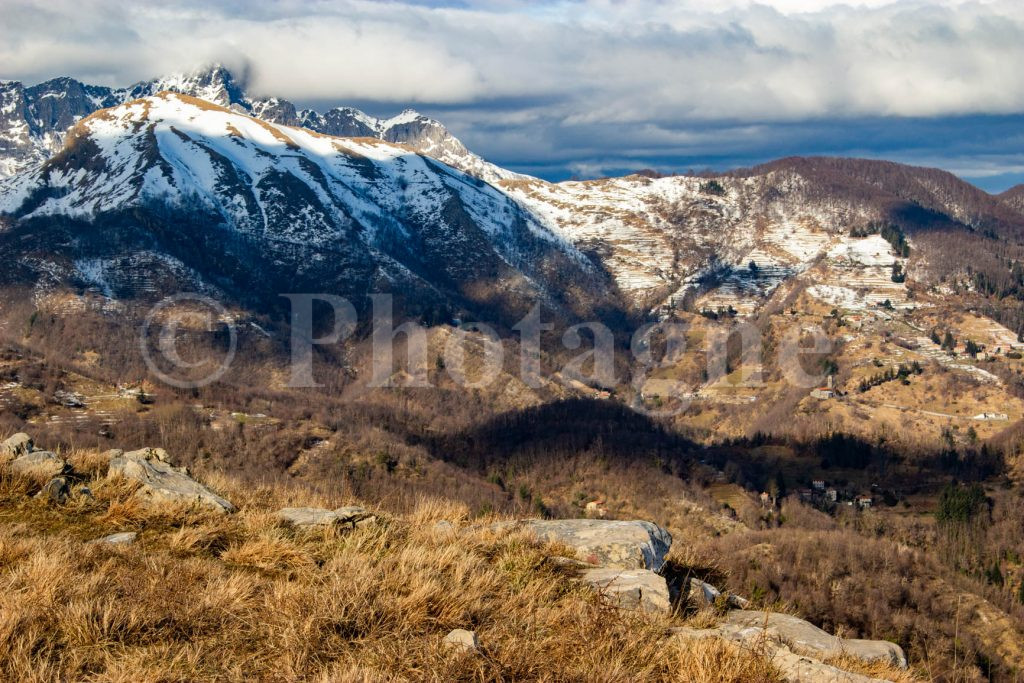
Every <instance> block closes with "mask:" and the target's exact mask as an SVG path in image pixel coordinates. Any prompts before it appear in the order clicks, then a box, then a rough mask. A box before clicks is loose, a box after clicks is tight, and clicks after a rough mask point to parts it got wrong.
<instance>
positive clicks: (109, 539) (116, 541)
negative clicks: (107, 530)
mask: <svg viewBox="0 0 1024 683" xmlns="http://www.w3.org/2000/svg"><path fill="white" fill-rule="evenodd" d="M138 537H139V534H138V533H137V532H135V531H122V532H120V533H117V534H110V535H109V536H104V537H103V538H97V539H96V540H95V541H93V543H103V544H108V545H129V544H131V543H134V542H135V539H137V538H138Z"/></svg>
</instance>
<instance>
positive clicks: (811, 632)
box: [725, 610, 907, 669]
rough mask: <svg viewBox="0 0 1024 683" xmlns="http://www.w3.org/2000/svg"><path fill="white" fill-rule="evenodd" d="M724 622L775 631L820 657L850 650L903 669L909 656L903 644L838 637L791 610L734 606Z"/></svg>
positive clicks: (797, 647)
mask: <svg viewBox="0 0 1024 683" xmlns="http://www.w3.org/2000/svg"><path fill="white" fill-rule="evenodd" d="M725 625H726V626H727V627H728V628H731V629H734V630H737V629H738V630H743V629H759V630H767V631H769V632H773V633H776V634H778V635H779V637H781V638H782V639H783V640H784V641H785V642H786V643H787V644H789V646H790V647H791V648H792V649H793V651H794V652H797V653H799V654H805V655H810V656H812V657H816V658H818V659H829V658H830V657H837V656H839V655H841V654H847V655H850V656H852V657H856V658H857V659H861V660H864V661H865V662H871V661H876V660H882V661H884V662H886V663H888V664H892V665H893V666H897V667H899V668H901V669H905V668H907V656H906V655H905V654H904V653H903V648H901V647H900V646H899V645H897V644H895V643H890V642H889V641H886V640H860V639H854V638H839V637H837V636H834V635H832V634H830V633H828V632H826V631H823V630H821V629H820V628H818V627H817V626H815V625H814V624H812V623H810V622H808V621H804V620H803V619H800V618H799V617H794V616H792V615H789V614H774V613H771V614H766V613H765V612H755V611H750V610H735V611H732V612H729V613H728V614H727V615H726V618H725Z"/></svg>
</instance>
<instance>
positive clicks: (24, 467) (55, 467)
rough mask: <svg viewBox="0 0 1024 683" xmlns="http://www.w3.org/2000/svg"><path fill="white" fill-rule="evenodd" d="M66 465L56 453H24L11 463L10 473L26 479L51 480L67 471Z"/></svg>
mask: <svg viewBox="0 0 1024 683" xmlns="http://www.w3.org/2000/svg"><path fill="white" fill-rule="evenodd" d="M68 469H69V468H68V464H67V463H66V462H64V460H63V459H62V458H60V457H59V456H58V455H57V454H56V453H51V452H50V451H32V452H31V453H25V454H24V455H21V456H19V457H17V458H15V459H14V461H13V462H11V472H14V473H15V474H20V475H22V476H26V477H38V478H40V479H51V478H53V477H57V476H60V475H61V474H64V473H65V472H67V471H68Z"/></svg>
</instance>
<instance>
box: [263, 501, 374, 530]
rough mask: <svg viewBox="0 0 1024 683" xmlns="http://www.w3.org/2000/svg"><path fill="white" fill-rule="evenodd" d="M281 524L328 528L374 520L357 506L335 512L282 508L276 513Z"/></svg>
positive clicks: (321, 509)
mask: <svg viewBox="0 0 1024 683" xmlns="http://www.w3.org/2000/svg"><path fill="white" fill-rule="evenodd" d="M277 517H278V519H280V520H281V521H282V522H285V523H286V524H290V525H292V526H297V527H312V526H330V525H332V524H353V525H357V526H358V525H360V524H361V523H366V522H368V521H369V520H372V519H373V518H374V516H373V513H371V512H368V511H367V510H366V509H364V508H361V507H359V506H357V505H349V506H347V507H341V508H338V509H336V510H328V509H326V508H310V507H305V508H282V509H281V510H278V511H277Z"/></svg>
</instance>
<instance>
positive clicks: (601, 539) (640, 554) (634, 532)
mask: <svg viewBox="0 0 1024 683" xmlns="http://www.w3.org/2000/svg"><path fill="white" fill-rule="evenodd" d="M492 528H494V529H523V530H526V531H530V532H532V533H533V534H535V535H536V536H537V538H539V539H541V540H545V541H552V542H557V543H562V544H564V545H567V546H569V547H570V548H572V549H573V550H575V551H576V556H577V558H578V559H580V560H583V561H584V562H588V563H590V564H596V565H600V566H602V567H615V568H618V569H649V570H651V571H658V570H659V569H661V567H662V565H664V564H665V556H666V555H667V554H668V550H669V548H670V547H671V546H672V536H671V534H669V533H668V531H666V530H665V529H663V528H661V527H660V526H658V525H657V524H654V523H652V522H644V521H617V520H603V519H551V520H547V519H527V520H520V521H516V522H501V523H498V524H495V525H493V526H492Z"/></svg>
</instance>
